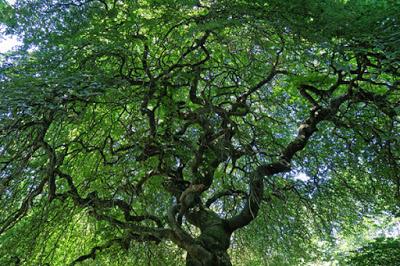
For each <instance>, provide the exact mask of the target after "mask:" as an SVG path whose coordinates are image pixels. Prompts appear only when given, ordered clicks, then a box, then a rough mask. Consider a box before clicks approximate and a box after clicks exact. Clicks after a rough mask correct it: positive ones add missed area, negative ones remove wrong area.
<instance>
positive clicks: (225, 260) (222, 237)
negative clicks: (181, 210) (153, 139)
mask: <svg viewBox="0 0 400 266" xmlns="http://www.w3.org/2000/svg"><path fill="white" fill-rule="evenodd" d="M189 217H190V218H189V219H190V221H191V222H192V223H193V224H196V225H197V226H198V227H199V228H200V230H201V234H200V236H199V237H198V238H197V239H196V242H197V243H196V245H197V246H198V248H196V249H192V250H187V251H188V254H187V257H186V265H187V266H232V263H231V260H230V258H229V255H228V252H227V250H228V248H229V245H230V238H231V234H232V231H231V230H230V228H229V226H228V224H227V223H226V221H225V220H223V219H221V218H219V217H218V216H217V215H216V214H215V213H213V212H212V211H205V210H201V211H200V212H197V213H196V215H192V216H189ZM200 249H201V252H198V251H199V250H200Z"/></svg>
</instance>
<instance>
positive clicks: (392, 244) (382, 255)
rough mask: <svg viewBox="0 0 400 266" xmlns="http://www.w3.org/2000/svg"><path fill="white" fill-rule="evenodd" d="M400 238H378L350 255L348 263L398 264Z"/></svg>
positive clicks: (399, 258)
mask: <svg viewBox="0 0 400 266" xmlns="http://www.w3.org/2000/svg"><path fill="white" fill-rule="evenodd" d="M399 250H400V239H395V238H378V239H376V240H375V241H373V242H370V243H368V244H367V245H365V246H364V247H362V248H360V249H359V250H356V251H354V252H353V254H351V256H349V258H348V261H347V264H348V265H372V266H373V265H397V264H398V263H399V261H400V253H399Z"/></svg>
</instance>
